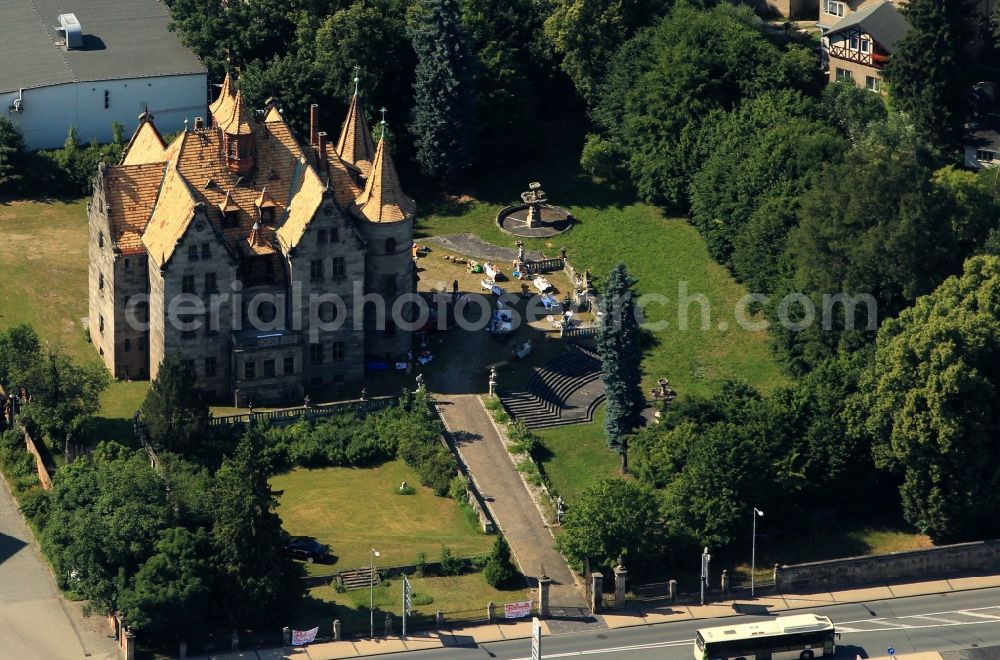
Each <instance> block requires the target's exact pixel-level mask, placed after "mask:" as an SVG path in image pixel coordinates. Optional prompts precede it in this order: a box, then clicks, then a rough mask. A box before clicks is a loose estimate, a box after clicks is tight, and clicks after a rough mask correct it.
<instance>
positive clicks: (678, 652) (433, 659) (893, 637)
mask: <svg viewBox="0 0 1000 660" xmlns="http://www.w3.org/2000/svg"><path fill="white" fill-rule="evenodd" d="M748 605H750V604H749V603H748ZM751 606H752V605H751ZM802 612H815V613H817V614H823V615H826V616H829V617H830V618H831V619H832V620H833V622H834V624H835V625H836V626H837V629H838V630H839V631H840V632H841V633H842V636H841V639H840V640H839V642H838V647H837V656H836V657H838V658H845V659H848V658H855V657H857V656H859V655H860V656H861V657H863V658H869V657H879V656H885V655H887V650H888V648H889V647H893V648H894V649H895V652H896V653H897V654H906V653H916V652H921V651H953V650H958V649H968V648H977V647H978V648H982V647H987V646H1000V589H980V590H976V591H964V592H952V593H946V594H937V595H931V596H915V597H912V598H897V599H892V600H883V601H872V602H869V603H855V604H847V605H835V606H824V607H818V608H815V609H810V610H797V611H795V612H791V613H793V614H798V613H802ZM767 618H769V617H767V616H741V617H739V618H726V619H722V620H719V619H716V620H701V621H681V622H676V623H666V624H659V625H648V626H638V627H633V628H621V629H617V630H595V631H591V632H585V633H568V634H562V635H552V636H550V637H546V638H544V639H543V643H542V656H543V657H544V658H575V657H595V658H608V659H609V660H611V659H615V660H618V659H619V658H620V659H621V660H650V659H652V658H656V659H658V660H693V648H692V646H691V640H692V639H693V637H694V631H695V630H696V629H698V628H705V627H709V626H714V625H723V624H721V623H720V621H725V622H736V621H738V622H739V623H749V622H752V621H757V620H762V619H767ZM399 655H400V654H393V655H392V656H388V655H385V656H372V657H375V658H385V659H388V658H390V657H395V658H397V659H398V658H399ZM403 655H405V656H407V657H409V656H413V658H414V660H466V659H469V660H482V659H484V658H496V659H497V660H530V656H531V642H530V640H517V641H509V642H496V643H489V644H482V645H479V646H474V645H472V643H471V641H470V644H469V645H467V646H464V647H452V648H445V649H435V650H429V651H414V652H410V653H406V654H403Z"/></svg>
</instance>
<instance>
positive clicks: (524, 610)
mask: <svg viewBox="0 0 1000 660" xmlns="http://www.w3.org/2000/svg"><path fill="white" fill-rule="evenodd" d="M524 616H531V601H530V600H525V601H521V602H520V603H504V606H503V618H505V619H520V618H521V617H524Z"/></svg>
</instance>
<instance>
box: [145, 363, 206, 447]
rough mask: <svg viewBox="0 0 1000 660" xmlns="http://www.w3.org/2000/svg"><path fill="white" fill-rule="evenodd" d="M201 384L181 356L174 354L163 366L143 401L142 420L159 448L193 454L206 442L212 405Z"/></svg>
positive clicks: (161, 365)
mask: <svg viewBox="0 0 1000 660" xmlns="http://www.w3.org/2000/svg"><path fill="white" fill-rule="evenodd" d="M196 381H197V378H196V376H195V373H194V371H193V370H192V369H191V367H190V365H188V364H187V363H186V362H185V361H184V359H183V358H181V356H180V353H171V354H169V355H167V357H166V358H164V360H163V362H162V363H161V364H160V370H159V372H157V374H156V378H154V379H153V382H152V384H151V385H150V388H149V391H148V392H147V393H146V399H145V400H144V401H143V402H142V418H143V421H144V422H145V423H146V429H147V430H148V431H149V436H150V440H151V442H152V443H153V445H154V446H155V447H157V448H158V449H166V450H167V451H173V452H178V453H181V454H187V453H191V452H193V451H196V450H197V449H198V446H199V445H200V444H201V443H202V442H203V441H204V440H205V435H206V434H207V431H208V418H209V413H208V405H207V404H206V403H205V398H204V396H203V395H202V392H201V390H199V389H198V388H197V387H196V386H195V385H194V383H195V382H196Z"/></svg>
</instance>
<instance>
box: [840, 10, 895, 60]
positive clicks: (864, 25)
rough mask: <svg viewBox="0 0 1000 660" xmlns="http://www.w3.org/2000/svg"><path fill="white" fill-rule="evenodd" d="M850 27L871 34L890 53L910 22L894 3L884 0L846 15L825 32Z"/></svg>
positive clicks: (841, 30) (893, 50)
mask: <svg viewBox="0 0 1000 660" xmlns="http://www.w3.org/2000/svg"><path fill="white" fill-rule="evenodd" d="M852 27H857V28H859V29H860V30H861V31H862V32H864V33H866V34H868V35H871V38H872V39H874V40H875V41H876V42H878V44H879V45H880V46H882V48H884V49H885V50H886V51H887V52H888V53H889V54H890V55H891V54H892V53H893V52H895V50H896V44H898V43H899V42H900V40H902V38H903V37H904V36H905V35H906V32H907V30H909V29H910V23H909V22H908V21H907V20H906V18H905V17H904V16H903V14H902V12H900V11H899V10H898V9H897V8H896V6H895V5H894V4H892V3H891V2H888V1H887V0H886V1H883V2H880V3H878V4H876V5H871V6H870V7H865V8H864V9H861V10H859V11H856V12H854V13H853V14H851V15H850V16H847V17H846V18H844V20H842V21H840V22H839V23H837V24H836V25H834V26H833V27H832V28H830V31H829V32H828V33H827V34H829V35H833V34H837V33H838V32H843V31H844V30H847V29H848V28H852Z"/></svg>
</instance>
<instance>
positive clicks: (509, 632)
mask: <svg viewBox="0 0 1000 660" xmlns="http://www.w3.org/2000/svg"><path fill="white" fill-rule="evenodd" d="M991 587H1000V575H994V576H984V577H967V578H951V579H948V580H934V581H929V582H915V583H909V584H894V585H888V584H884V585H877V586H871V587H863V588H857V589H845V590H843V591H834V592H831V591H824V592H818V593H813V594H783V595H780V596H770V597H766V598H765V597H761V598H757V599H755V600H754V601H752V602H747V601H742V602H741V601H723V602H719V603H712V604H710V605H704V606H701V605H672V606H671V605H664V606H657V607H652V606H651V607H648V608H634V609H630V610H627V611H625V612H622V613H620V614H604V615H603V618H604V620H605V621H606V622H607V624H608V627H610V628H627V627H630V626H645V625H653V624H657V623H668V622H674V621H689V620H696V619H711V618H717V617H727V616H738V615H741V614H764V613H779V612H787V611H791V610H798V609H806V608H811V607H822V606H824V605H837V604H844V603H865V602H870V601H878V600H887V599H891V598H902V597H906V596H920V595H930V594H939V593H949V592H953V591H969V590H972V589H986V588H991ZM551 632H553V626H552V622H551V621H543V622H542V633H543V634H544V635H548V634H550V633H551ZM530 636H531V625H530V624H529V623H528V622H522V623H516V624H515V623H510V624H499V625H486V626H475V627H468V628H456V629H453V630H448V631H440V632H433V633H422V634H418V635H415V636H411V637H410V638H408V639H406V640H402V639H400V638H398V637H388V638H384V639H378V640H358V641H343V642H328V643H326V644H312V645H310V646H309V647H308V651H307V650H305V649H301V648H300V649H289V648H285V649H269V650H264V651H258V652H256V653H254V652H253V651H244V652H242V653H239V654H231V655H225V654H224V655H217V656H213V659H214V660H237V659H238V658H240V659H246V658H259V659H261V660H263V659H271V658H274V659H277V658H300V657H301V658H308V659H309V660H335V659H337V658H357V657H362V656H366V655H378V654H383V653H398V652H402V651H415V650H418V649H429V648H442V647H448V646H469V645H470V644H486V643H489V642H496V641H501V640H507V639H524V638H527V637H530ZM896 657H897V659H898V658H906V659H907V660H968V658H966V657H965V656H963V655H961V653H953V652H948V653H942V654H937V653H915V654H910V655H901V656H896ZM873 660H888V658H877V659H873Z"/></svg>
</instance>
